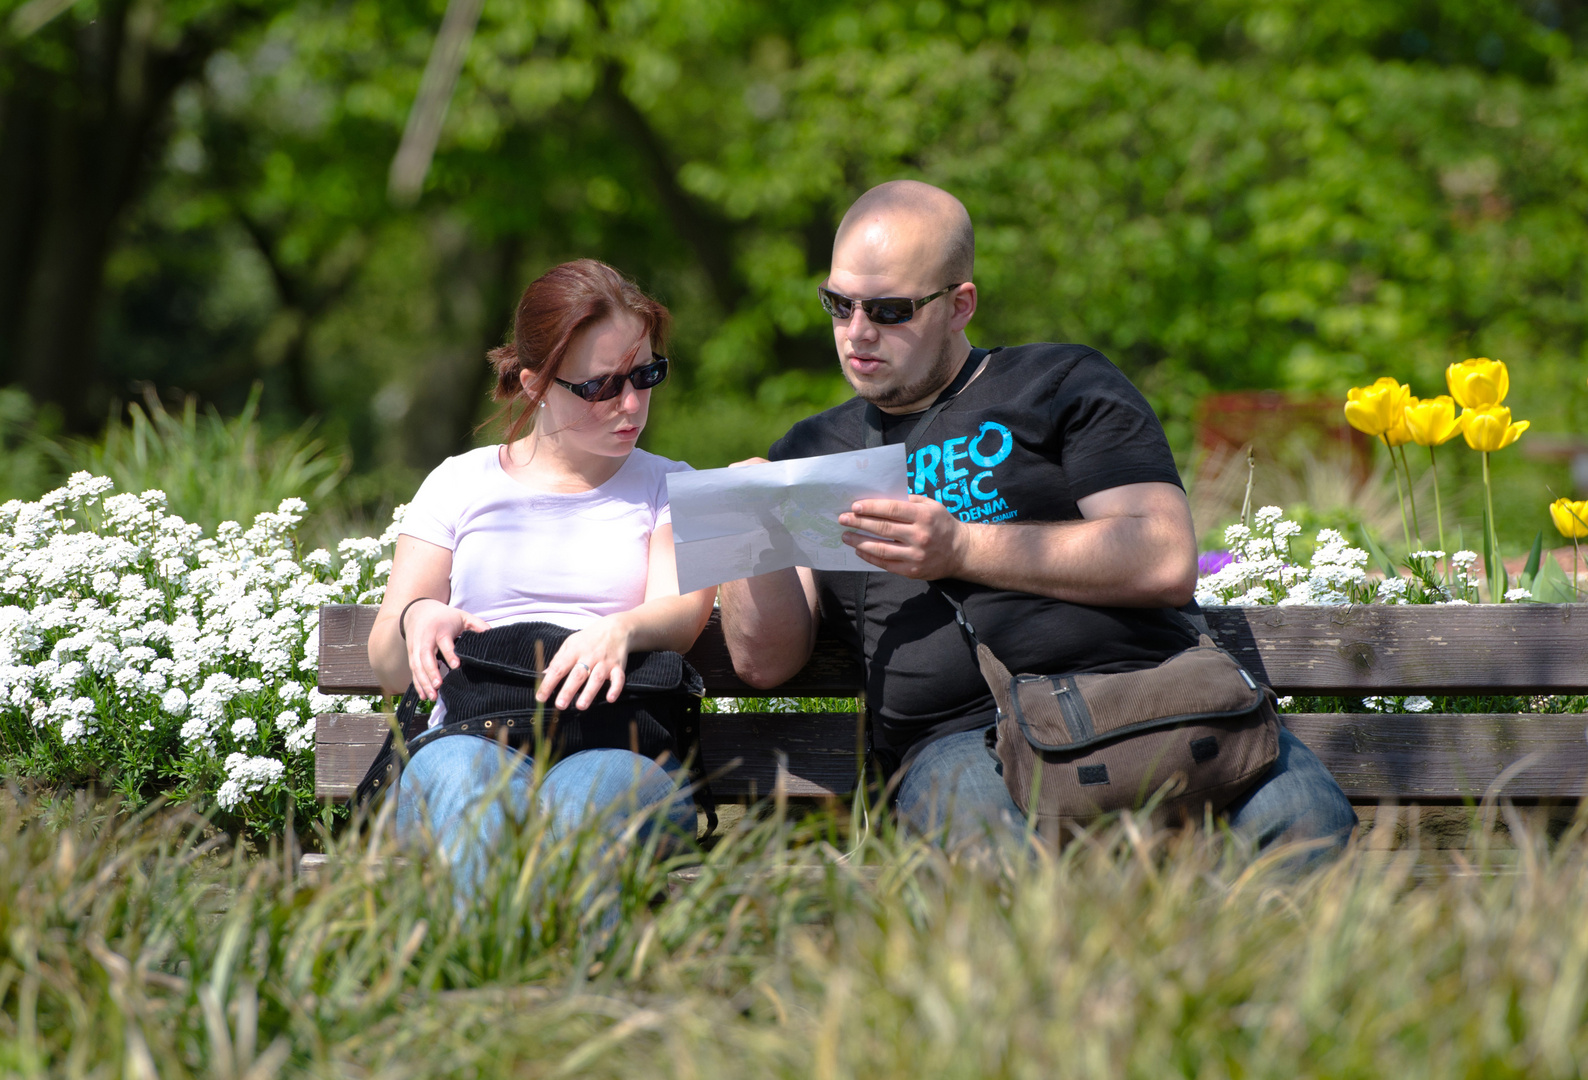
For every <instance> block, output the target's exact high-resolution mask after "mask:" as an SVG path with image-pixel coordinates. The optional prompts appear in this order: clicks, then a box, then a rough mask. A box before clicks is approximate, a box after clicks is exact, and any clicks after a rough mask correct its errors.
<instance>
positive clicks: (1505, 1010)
mask: <svg viewBox="0 0 1588 1080" xmlns="http://www.w3.org/2000/svg"><path fill="white" fill-rule="evenodd" d="M1477 820H1478V822H1479V824H1480V825H1481V822H1482V819H1481V815H1480V816H1479V817H1478V819H1477ZM630 824H632V823H630ZM1515 827H1516V828H1517V829H1518V834H1517V836H1516V838H1515V843H1516V846H1515V848H1514V850H1513V851H1512V853H1511V856H1510V858H1509V859H1508V860H1507V862H1506V863H1505V865H1504V866H1503V867H1502V868H1498V869H1497V868H1496V867H1495V866H1489V867H1488V868H1487V869H1485V866H1484V862H1485V860H1486V859H1488V855H1487V854H1486V852H1485V848H1484V846H1483V844H1484V837H1483V836H1482V835H1481V834H1480V835H1479V836H1477V837H1476V838H1475V841H1476V844H1475V847H1474V848H1473V849H1472V850H1471V851H1470V852H1469V856H1468V857H1469V858H1470V859H1471V860H1472V862H1473V865H1472V866H1471V867H1470V868H1468V869H1464V867H1465V866H1466V864H1465V862H1464V861H1463V860H1462V858H1461V857H1460V856H1458V857H1457V858H1456V861H1455V862H1453V863H1446V862H1435V861H1433V860H1432V858H1431V857H1430V856H1429V855H1428V854H1427V853H1421V852H1417V851H1373V850H1368V849H1367V848H1366V847H1365V846H1364V847H1360V848H1356V849H1353V850H1352V851H1351V852H1350V853H1349V854H1348V855H1347V856H1346V857H1345V858H1344V859H1343V860H1342V861H1340V862H1339V863H1337V864H1336V865H1334V866H1333V867H1331V868H1329V869H1327V870H1324V871H1323V872H1320V873H1316V874H1313V875H1310V876H1307V877H1303V878H1300V879H1292V878H1290V877H1288V876H1286V873H1285V871H1284V866H1283V861H1282V859H1277V858H1264V859H1258V860H1256V861H1253V860H1250V859H1248V858H1247V857H1246V856H1245V854H1244V853H1242V852H1239V851H1237V850H1236V849H1235V848H1234V846H1233V844H1232V843H1231V842H1230V841H1229V840H1228V838H1227V837H1223V836H1220V835H1218V834H1216V833H1215V834H1213V835H1208V834H1204V833H1202V832H1199V831H1194V832H1189V833H1183V834H1182V833H1166V832H1152V831H1146V830H1143V829H1141V828H1139V827H1138V826H1137V825H1136V824H1135V823H1134V822H1132V821H1128V820H1127V821H1121V822H1116V823H1114V824H1112V825H1110V826H1108V827H1106V828H1102V829H1100V830H1098V831H1097V832H1095V833H1094V834H1092V835H1089V836H1087V837H1085V838H1084V839H1082V840H1079V841H1077V842H1074V843H1072V844H1070V845H1068V846H1067V847H1066V848H1065V849H1064V850H1063V851H1062V852H1060V853H1056V854H1055V853H1042V854H1037V855H1034V856H1032V857H1029V858H1026V857H1007V858H1002V859H989V858H983V859H979V860H977V859H958V860H956V859H951V858H946V857H944V856H943V855H942V854H940V853H938V852H936V851H935V850H933V849H931V848H929V847H927V846H925V845H922V844H920V843H919V842H917V841H914V840H912V839H910V838H908V837H904V836H899V835H896V834H893V833H892V832H890V831H889V829H888V827H887V826H886V825H879V827H878V829H877V830H875V831H872V832H870V833H865V832H864V831H862V830H859V829H857V828H856V827H855V826H854V824H853V819H851V818H849V817H848V816H846V815H841V814H835V813H827V812H821V813H814V814H810V815H807V816H805V817H804V818H803V819H800V820H797V821H796V820H794V819H793V818H791V817H790V816H789V815H788V814H787V813H784V812H780V811H779V810H778V808H776V807H773V808H770V810H769V812H768V813H767V814H765V815H763V816H760V817H748V818H746V819H745V820H744V821H743V822H741V823H739V824H737V825H735V826H733V827H732V828H731V829H730V831H729V832H728V833H727V835H725V836H724V837H723V838H722V840H721V841H720V842H719V843H718V844H717V845H716V846H715V847H714V848H712V850H710V851H709V852H707V853H706V854H705V855H704V856H703V857H701V856H694V857H692V858H691V859H678V860H671V861H669V860H666V859H662V858H659V857H657V853H656V852H655V851H653V850H649V849H647V848H646V847H645V846H644V845H624V844H621V843H620V844H616V845H612V844H603V843H602V842H601V834H600V833H598V832H596V831H594V830H586V831H583V832H580V833H576V834H575V835H572V836H567V837H562V838H558V837H555V836H553V835H552V833H551V832H550V831H548V829H547V828H546V827H545V823H543V822H541V821H538V820H531V821H529V822H528V823H527V824H526V825H525V826H524V828H523V829H522V830H520V831H518V832H517V833H515V834H514V835H513V836H512V837H510V838H509V839H508V840H507V841H505V842H504V844H503V847H502V852H501V857H500V858H499V859H498V860H497V863H496V870H495V874H494V876H493V878H492V879H491V880H490V881H489V882H488V883H487V885H486V887H485V889H484V891H483V896H482V899H481V901H480V902H479V903H478V904H476V905H473V906H471V907H468V908H467V909H462V908H460V907H459V906H458V905H457V904H456V903H454V901H453V894H452V891H451V887H450V883H449V881H448V878H447V871H446V867H445V866H444V865H443V864H442V863H441V862H440V861H439V860H436V859H425V858H414V859H407V860H394V859H392V858H390V857H389V853H388V852H386V851H385V850H384V849H383V847H382V845H381V844H379V843H377V842H376V841H375V840H373V839H372V835H373V834H371V833H370V832H369V831H368V830H364V831H361V832H360V831H355V832H350V833H349V834H348V835H346V836H343V837H339V838H331V839H328V842H327V846H328V848H329V850H330V859H329V862H328V863H327V864H326V865H325V867H324V868H323V869H321V870H320V871H318V872H317V873H315V874H314V875H312V876H309V877H305V876H301V875H296V874H293V873H291V872H290V871H291V867H292V865H293V860H294V853H293V852H290V851H289V852H283V851H280V850H277V851H273V852H263V853H256V854H249V853H245V852H243V851H241V850H239V849H237V848H234V847H231V846H229V845H228V844H227V843H226V841H225V840H224V838H220V837H215V836H212V835H210V834H209V830H208V827H207V825H206V823H205V822H204V821H203V820H202V819H199V818H196V817H194V816H192V815H191V814H188V813H186V812H184V811H181V810H171V809H167V810H161V811H156V812H146V813H144V814H141V815H136V816H129V815H119V814H117V813H115V811H114V808H113V807H110V806H107V805H103V804H94V803H91V802H89V801H87V800H85V799H82V798H78V799H76V800H54V801H50V800H45V801H39V800H29V799H26V798H22V797H20V796H16V795H15V794H14V793H13V795H12V796H11V797H10V798H8V799H5V800H4V806H3V807H0V1073H5V1074H7V1075H22V1076H29V1075H45V1074H48V1075H103V1076H117V1075H122V1076H135V1077H151V1076H160V1077H168V1078H171V1077H186V1076H205V1077H266V1076H275V1075H293V1076H323V1077H332V1076H336V1077H345V1076H380V1077H382V1078H384V1080H395V1078H399V1077H419V1076H460V1077H461V1076H526V1077H541V1076H545V1077H552V1076H574V1075H577V1076H612V1077H629V1078H632V1077H642V1076H643V1077H649V1076H679V1077H702V1078H705V1077H717V1076H734V1077H747V1076H755V1077H759V1076H789V1077H796V1076H797V1077H811V1076H814V1077H842V1076H864V1077H912V1078H913V1077H922V1076H934V1077H935V1076H951V1077H955V1076H963V1077H988V1076H993V1077H1003V1076H1008V1077H1039V1076H1040V1077H1048V1076H1055V1075H1059V1076H1079V1077H1091V1076H1096V1077H1119V1076H1151V1077H1162V1076H1197V1077H1202V1076H1209V1077H1221V1076H1240V1077H1268V1076H1273V1077H1286V1078H1291V1077H1296V1076H1394V1077H1421V1076H1428V1077H1448V1076H1512V1075H1517V1076H1521V1075H1526V1076H1574V1075H1578V1074H1579V1073H1580V1072H1581V1071H1582V1065H1583V1062H1584V1061H1585V1060H1588V1035H1585V1031H1584V1027H1583V1019H1584V1009H1585V1002H1588V917H1585V912H1588V843H1585V840H1584V836H1583V833H1582V831H1581V829H1580V828H1574V829H1572V830H1570V831H1568V832H1567V834H1566V835H1565V836H1564V837H1561V838H1559V839H1558V840H1554V841H1550V840H1547V839H1546V838H1544V837H1543V836H1540V835H1536V834H1533V833H1530V832H1528V831H1527V830H1526V829H1525V828H1524V827H1521V826H1520V823H1517V824H1516V825H1515ZM631 835H632V833H631ZM1384 835H1385V836H1387V835H1388V834H1384ZM851 849H854V850H853V854H851V855H849V856H848V857H845V856H842V855H840V851H841V850H842V851H849V850H851ZM686 862H698V863H699V869H698V871H692V872H691V873H690V874H688V875H685V874H681V873H674V874H670V873H669V872H670V871H674V870H678V869H679V868H680V867H681V866H683V865H684V864H685V863H686Z"/></svg>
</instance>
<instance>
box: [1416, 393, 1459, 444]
mask: <svg viewBox="0 0 1588 1080" xmlns="http://www.w3.org/2000/svg"><path fill="white" fill-rule="evenodd" d="M1405 416H1406V428H1407V430H1408V431H1410V432H1411V437H1412V442H1414V443H1416V444H1417V445H1418V446H1443V445H1444V444H1445V443H1447V442H1449V441H1450V440H1451V439H1454V438H1455V437H1456V436H1457V435H1460V434H1461V418H1460V417H1458V416H1457V415H1456V403H1455V402H1454V401H1453V400H1451V399H1450V398H1449V397H1447V396H1446V395H1444V394H1440V395H1439V396H1438V397H1435V398H1425V399H1423V400H1421V401H1419V400H1417V399H1416V398H1413V399H1412V401H1411V404H1409V405H1407V406H1406V413H1405Z"/></svg>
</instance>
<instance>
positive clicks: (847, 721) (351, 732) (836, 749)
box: [314, 713, 858, 802]
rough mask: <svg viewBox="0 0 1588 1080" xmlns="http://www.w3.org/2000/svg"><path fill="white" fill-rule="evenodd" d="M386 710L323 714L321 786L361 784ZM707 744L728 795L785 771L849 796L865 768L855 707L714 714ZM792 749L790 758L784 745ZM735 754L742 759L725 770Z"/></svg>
mask: <svg viewBox="0 0 1588 1080" xmlns="http://www.w3.org/2000/svg"><path fill="white" fill-rule="evenodd" d="M388 715H389V714H382V713H327V714H325V715H323V716H320V717H317V718H316V720H317V723H316V725H315V737H314V793H315V795H317V796H318V797H319V798H322V799H330V800H333V801H336V802H341V801H344V800H346V799H350V798H352V797H353V790H354V789H355V788H356V787H357V786H358V782H359V781H360V780H362V779H363V778H364V773H365V771H366V770H367V769H368V768H369V765H370V762H372V761H374V760H375V755H376V754H378V753H380V748H381V745H382V744H383V743H384V742H385V741H386V732H387V730H388V728H387V718H388ZM700 720H701V725H700V726H701V733H700V737H701V748H702V752H703V753H704V755H705V759H706V767H707V769H708V770H709V771H710V772H711V773H712V774H714V776H716V774H718V773H719V772H721V773H722V775H720V776H716V778H715V779H713V780H712V785H711V786H712V791H713V793H714V794H715V795H716V796H717V797H718V798H720V799H727V800H734V799H752V798H760V797H764V796H769V795H771V794H772V791H773V788H774V786H775V785H776V783H777V780H778V775H779V771H780V769H781V770H783V778H784V784H785V790H786V791H787V793H788V794H789V795H793V796H798V797H802V798H812V797H819V796H827V795H831V796H847V795H848V794H850V793H851V792H852V791H854V788H855V779H856V776H857V774H858V770H857V768H856V762H857V760H858V759H857V758H856V754H855V715H854V714H853V713H795V714H790V713H706V714H704V715H702V716H701V718H700ZM779 750H781V751H782V752H783V754H784V760H783V762H782V764H780V762H779V758H778V751H779ZM735 759H737V760H738V762H739V764H738V766H737V767H736V768H734V769H732V770H731V771H726V772H723V770H724V769H725V767H726V766H727V765H728V764H729V763H730V762H732V761H734V760H735Z"/></svg>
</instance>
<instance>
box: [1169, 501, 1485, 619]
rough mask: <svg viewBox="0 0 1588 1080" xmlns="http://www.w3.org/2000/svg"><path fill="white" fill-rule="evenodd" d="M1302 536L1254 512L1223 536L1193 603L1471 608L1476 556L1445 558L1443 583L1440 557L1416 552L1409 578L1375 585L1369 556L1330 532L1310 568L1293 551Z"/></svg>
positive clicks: (1266, 511) (1279, 517) (1290, 525)
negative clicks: (1223, 547)
mask: <svg viewBox="0 0 1588 1080" xmlns="http://www.w3.org/2000/svg"><path fill="white" fill-rule="evenodd" d="M1300 533H1301V526H1299V525H1297V524H1296V523H1295V522H1293V521H1289V520H1287V519H1286V518H1285V513H1284V511H1283V510H1281V509H1280V508H1279V507H1277V506H1265V507H1263V508H1262V509H1261V510H1259V511H1257V513H1256V514H1254V515H1253V516H1252V523H1251V525H1250V526H1247V525H1244V524H1236V525H1231V526H1230V527H1229V528H1228V529H1226V530H1225V532H1224V542H1225V543H1226V544H1227V545H1228V546H1229V553H1228V555H1229V557H1228V559H1227V560H1225V559H1220V560H1217V561H1216V563H1215V564H1213V565H1211V566H1209V569H1208V572H1206V573H1204V574H1203V575H1202V576H1201V577H1199V578H1198V580H1197V590H1196V598H1197V603H1198V604H1202V605H1208V604H1230V605H1234V606H1238V607H1239V606H1251V605H1258V604H1274V605H1280V606H1287V605H1292V604H1368V603H1375V602H1377V603H1383V604H1469V603H1473V602H1475V601H1476V600H1477V599H1478V586H1477V582H1476V581H1475V580H1473V578H1472V566H1473V564H1474V563H1475V562H1476V561H1477V558H1478V556H1477V554H1476V553H1474V552H1471V551H1458V552H1456V553H1455V554H1454V555H1453V556H1451V558H1450V565H1451V580H1450V581H1449V582H1447V581H1446V580H1445V579H1444V578H1443V577H1442V576H1441V573H1440V569H1439V561H1440V560H1441V559H1443V558H1444V557H1445V553H1444V552H1443V551H1414V552H1412V553H1411V556H1410V557H1409V558H1408V559H1407V560H1406V562H1405V564H1404V565H1405V567H1406V569H1407V571H1408V573H1409V576H1405V577H1403V576H1401V575H1400V574H1398V573H1395V574H1385V576H1383V577H1382V578H1378V577H1374V576H1372V575H1370V574H1369V572H1368V569H1367V563H1368V553H1367V552H1366V551H1364V550H1362V549H1361V548H1358V547H1354V546H1352V545H1351V543H1350V542H1349V541H1348V540H1346V538H1345V537H1344V536H1343V535H1341V534H1340V533H1339V532H1337V531H1336V530H1334V529H1323V530H1320V531H1319V533H1318V538H1317V543H1316V545H1315V546H1314V548H1313V552H1312V558H1311V560H1310V564H1309V563H1308V562H1306V561H1304V560H1303V559H1301V558H1300V557H1299V556H1298V555H1297V554H1296V553H1295V551H1294V546H1295V545H1294V541H1295V539H1296V537H1297V536H1299V535H1300ZM1205 565H1206V564H1205Z"/></svg>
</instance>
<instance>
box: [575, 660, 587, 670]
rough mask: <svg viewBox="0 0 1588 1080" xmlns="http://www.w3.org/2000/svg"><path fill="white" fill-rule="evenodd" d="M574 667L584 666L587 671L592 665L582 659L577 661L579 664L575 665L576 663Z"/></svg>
mask: <svg viewBox="0 0 1588 1080" xmlns="http://www.w3.org/2000/svg"><path fill="white" fill-rule="evenodd" d="M574 667H582V668H584V669H585V670H586V671H589V670H590V665H589V664H587V663H585V662H584V661H583V660H581V661H579V662H578V663H577V664H575V665H574Z"/></svg>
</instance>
